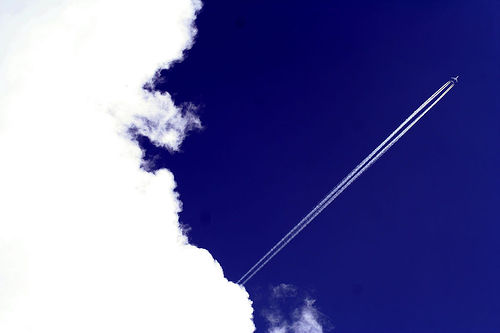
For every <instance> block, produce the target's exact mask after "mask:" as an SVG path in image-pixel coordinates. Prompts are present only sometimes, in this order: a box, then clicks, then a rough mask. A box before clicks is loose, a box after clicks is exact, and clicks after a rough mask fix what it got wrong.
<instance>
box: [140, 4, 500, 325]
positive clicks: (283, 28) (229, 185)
mask: <svg viewBox="0 0 500 333" xmlns="http://www.w3.org/2000/svg"><path fill="white" fill-rule="evenodd" d="M350 3H351V2H334V1H309V2H303V1H301V2H296V1H269V0H268V1H255V0H253V1H221V0H218V1H210V0H208V1H205V2H204V7H203V9H202V11H201V12H200V14H199V17H198V19H197V21H196V24H197V27H198V30H199V32H198V37H197V39H196V43H195V44H194V47H193V48H192V49H191V50H190V51H189V52H188V53H187V55H186V59H185V60H184V61H183V62H182V63H179V64H176V65H175V66H174V67H173V68H172V69H171V70H168V71H164V72H163V76H162V80H161V82H159V83H158V87H157V88H158V89H160V90H167V91H169V92H170V93H171V94H172V95H173V97H174V100H175V101H176V102H177V103H183V102H193V103H195V104H197V105H199V106H200V110H199V113H200V116H201V119H202V122H203V124H204V126H205V128H204V130H203V131H200V132H195V133H192V134H191V135H190V136H189V137H188V138H187V140H186V141H185V143H184V145H183V147H182V152H181V153H176V154H173V155H171V154H169V153H168V152H167V151H162V150H160V149H152V148H151V147H149V148H148V149H147V153H148V156H149V157H150V158H151V157H153V156H154V157H155V158H156V159H157V160H156V165H157V167H167V168H169V169H171V170H172V171H173V172H174V174H175V177H176V180H177V182H178V190H179V192H180V195H181V200H182V202H183V205H184V206H183V207H184V211H183V213H182V214H181V220H182V222H184V223H186V224H188V225H189V226H191V227H192V230H191V231H190V233H189V236H190V239H191V241H192V242H193V243H194V244H196V245H198V246H201V247H204V248H206V249H208V250H209V251H210V252H211V253H212V254H213V256H214V257H215V258H216V259H217V260H218V261H219V262H220V263H221V265H222V267H223V268H224V271H225V274H226V276H227V277H228V278H230V279H232V280H234V281H236V280H237V279H238V278H239V277H240V276H241V275H242V274H243V273H244V272H245V271H246V270H247V269H248V268H249V267H250V266H251V265H253V264H254V263H255V261H256V260H257V259H258V258H259V257H260V256H261V255H263V254H264V253H265V252H266V251H267V250H268V249H269V248H270V247H271V246H272V245H273V244H274V243H275V242H276V241H277V240H278V239H279V238H281V236H282V235H283V234H284V233H286V232H287V231H288V230H289V229H290V228H291V227H292V226H293V225H294V224H295V223H297V222H298V221H299V220H300V218H301V217H303V216H304V215H305V214H306V213H307V212H308V211H309V210H310V209H311V208H312V207H313V206H314V205H315V204H316V203H317V201H319V200H320V199H321V198H322V197H323V195H325V194H326V193H327V192H328V191H329V190H330V189H331V188H332V187H333V186H334V185H335V184H336V183H337V182H338V181H340V180H341V178H342V177H344V176H345V175H346V173H347V172H349V171H350V170H351V169H352V168H353V167H354V166H355V165H356V164H357V163H358V162H359V161H360V160H361V159H362V158H364V157H365V156H366V155H367V154H368V153H369V152H370V151H371V150H372V149H373V148H374V147H375V146H377V145H378V144H379V143H380V142H381V140H382V139H383V138H384V137H385V136H386V135H387V134H389V133H390V132H391V131H392V130H393V129H394V128H395V127H396V126H397V125H398V124H399V123H400V122H401V121H402V120H403V119H404V118H406V116H408V115H409V114H410V113H411V112H412V111H413V110H414V109H415V108H416V107H417V106H418V105H420V103H422V102H423V101H424V100H425V99H426V98H427V97H428V96H430V95H431V94H432V93H433V92H434V91H435V90H436V89H437V88H439V87H440V86H441V85H442V84H443V83H444V82H445V81H446V80H448V79H449V77H450V76H451V75H457V74H458V75H460V82H459V84H458V85H457V86H456V87H455V88H453V89H452V90H451V92H450V93H449V94H448V95H447V96H445V98H443V100H442V101H441V102H440V103H438V105H437V106H436V107H435V108H434V109H433V110H432V111H431V112H430V113H429V114H428V115H427V116H425V117H424V118H423V119H422V121H421V122H420V123H419V124H418V125H417V126H415V127H414V128H413V129H412V130H411V131H410V132H409V133H408V134H407V135H406V136H405V137H404V138H403V139H402V140H400V142H398V144H397V145H395V146H394V147H393V148H392V149H391V150H390V151H389V152H388V153H387V154H386V155H385V156H384V157H383V158H382V159H381V160H379V161H378V162H377V163H376V164H375V165H374V166H373V167H372V168H371V169H370V170H368V171H367V172H366V173H365V174H364V175H363V176H362V177H361V178H360V179H359V180H358V181H356V182H355V183H354V184H353V186H351V187H350V188H349V189H348V190H347V191H346V192H344V194H342V196H341V197H339V199H338V200H336V201H335V203H334V204H333V205H331V206H330V207H329V208H328V209H327V210H325V211H324V212H323V213H322V214H321V215H320V216H319V217H318V218H317V219H316V220H315V222H314V223H312V224H311V225H310V226H309V227H308V228H307V229H306V230H305V231H304V232H303V233H302V234H301V235H300V236H299V237H297V238H296V239H295V240H294V241H293V242H292V243H291V244H290V245H289V246H288V247H287V248H286V249H285V250H284V251H282V252H281V253H280V254H279V255H278V256H277V257H276V258H275V259H273V260H272V262H271V263H270V264H269V265H268V266H266V267H265V268H264V269H263V270H262V271H261V272H259V273H258V274H257V275H256V276H255V277H254V279H252V280H251V281H250V282H249V283H248V284H247V289H248V291H249V292H250V295H251V298H252V299H253V300H254V301H255V303H254V307H255V310H256V313H255V315H256V324H257V328H258V329H257V332H264V331H265V328H266V326H265V323H264V322H263V319H262V317H261V316H260V313H261V311H262V310H263V308H264V307H265V304H266V299H267V297H268V296H269V293H268V289H269V287H270V286H272V285H277V284H279V283H282V282H284V283H291V284H293V285H296V286H297V287H298V288H300V289H301V290H302V291H305V292H308V293H309V294H310V295H311V296H313V297H314V298H316V299H317V303H316V304H317V306H318V307H319V309H320V310H321V312H322V313H324V314H325V315H326V316H328V317H329V319H330V320H331V322H332V324H333V325H334V326H335V331H336V332H400V333H403V332H429V333H430V332H454V333H458V332H499V330H500V287H499V281H500V241H499V240H498V239H499V235H500V223H499V222H500V218H499V216H500V213H499V207H500V195H499V192H498V188H499V187H500V177H499V175H498V171H499V170H500V149H499V144H500V108H499V106H500V103H499V101H500V98H499V97H498V96H499V94H500V89H499V88H500V85H499V79H500V61H499V60H500V57H499V56H500V28H499V27H500V23H499V22H500V2H499V1H450V2H444V1H414V2H396V1H395V2H389V1H376V2H373V3H370V2H363V1H361V2H356V4H355V5H353V4H350Z"/></svg>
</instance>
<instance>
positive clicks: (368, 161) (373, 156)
mask: <svg viewBox="0 0 500 333" xmlns="http://www.w3.org/2000/svg"><path fill="white" fill-rule="evenodd" d="M448 86H449V87H448ZM453 86H454V82H452V81H447V82H446V83H445V84H444V85H443V86H442V87H441V88H439V89H438V90H437V91H436V92H435V93H434V94H433V95H432V96H431V97H429V98H428V99H427V100H426V101H425V102H424V103H423V104H422V105H420V107H419V108H417V109H416V110H415V111H414V112H413V113H412V114H411V115H410V116H409V117H408V118H406V120H405V121H404V122H403V123H401V124H400V125H399V126H398V128H396V130H394V131H393V132H392V133H391V134H390V135H389V136H388V137H387V138H386V139H385V140H384V141H383V142H382V143H381V144H380V145H379V146H377V148H375V149H374V150H373V151H372V152H371V153H370V154H369V155H368V156H367V157H366V158H365V159H364V160H363V161H362V162H361V163H360V164H358V165H357V166H356V167H355V168H354V169H353V170H352V171H351V172H350V173H349V174H348V175H347V176H346V177H345V178H344V179H343V180H342V181H341V182H340V183H339V184H338V185H337V186H335V188H334V189H333V190H332V191H330V192H329V193H328V195H326V196H325V198H323V200H321V201H320V202H319V203H318V204H317V205H316V206H315V207H314V208H313V209H312V210H311V211H310V212H309V213H308V214H307V215H306V216H305V217H304V218H303V219H302V220H301V221H300V222H299V223H297V225H295V227H293V228H292V230H290V231H289V232H288V233H287V234H286V235H285V236H284V237H283V238H282V239H281V240H280V241H278V243H276V244H275V245H274V246H273V247H272V248H271V249H270V250H269V251H268V252H267V253H266V254H265V255H264V256H263V257H262V258H261V259H260V260H259V261H258V262H257V263H256V264H255V265H253V266H252V267H251V268H250V269H249V270H248V271H247V272H246V273H245V274H244V275H243V276H242V277H241V278H240V279H239V280H238V282H237V283H238V284H241V285H244V284H245V283H246V282H247V281H248V280H249V279H251V278H252V277H253V276H254V275H255V274H256V273H257V272H258V271H260V270H261V269H262V268H263V267H264V265H266V264H267V263H268V262H269V260H271V259H272V258H273V257H274V256H275V255H276V254H278V253H279V252H280V251H281V250H282V249H283V248H284V247H285V246H286V245H287V244H288V243H289V242H290V241H291V240H292V239H293V238H295V237H296V236H297V235H298V234H299V233H300V232H301V231H302V230H303V229H304V228H305V227H306V226H307V225H308V224H309V223H311V222H312V221H313V220H314V218H315V217H316V216H317V215H319V214H320V213H321V212H322V211H323V210H324V209H325V208H326V207H327V206H328V205H329V204H330V203H331V202H333V201H334V200H335V199H336V198H337V197H338V196H339V195H340V194H341V193H342V192H343V191H344V190H345V189H346V188H347V187H349V186H350V185H351V184H352V182H354V181H355V180H356V179H357V178H358V177H359V176H360V175H361V174H362V173H363V172H364V171H366V170H367V169H368V168H369V167H370V166H371V165H372V164H373V163H375V162H376V161H377V160H378V159H379V158H380V157H381V156H382V155H383V154H384V153H385V152H386V151H387V150H388V149H389V148H391V147H392V145H394V144H395V143H396V142H397V141H398V140H399V139H400V138H401V137H402V136H403V135H404V134H405V133H406V132H407V131H408V130H409V129H410V128H411V127H413V125H415V124H416V123H417V122H418V121H419V120H420V119H421V118H422V117H423V116H424V115H425V114H426V113H427V112H428V111H429V110H430V109H431V108H432V107H433V106H434V105H435V104H436V103H437V102H438V101H439V100H441V98H443V97H444V95H446V93H448V91H449V90H450V89H451V88H453ZM447 87H448V88H447ZM445 88H447V89H446V91H445V92H444V93H443V94H442V95H441V96H439V98H437V99H436V100H435V101H434V102H433V103H432V104H431V105H430V106H429V107H428V108H427V109H426V110H425V111H424V112H422V113H421V114H420V115H419V116H418V117H417V118H416V119H415V120H413V121H412V122H411V123H410V125H408V126H407V127H406V128H404V129H403V130H402V131H401V132H400V133H399V134H398V135H397V136H396V137H395V138H393V137H394V136H395V135H396V134H397V133H398V132H399V131H400V130H401V129H402V128H403V127H404V126H405V125H406V124H408V122H410V121H411V120H412V119H413V118H414V117H415V116H416V115H417V114H418V113H419V112H420V111H421V110H422V109H424V108H425V107H426V106H427V104H429V102H430V101H432V100H433V99H434V98H435V97H436V96H437V95H439V94H440V93H441V91H443V89H445ZM391 139H392V140H391ZM389 141H390V142H389ZM388 142H389V143H388ZM382 147H384V148H383V149H382ZM381 149H382V150H381Z"/></svg>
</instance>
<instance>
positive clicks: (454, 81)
mask: <svg viewBox="0 0 500 333" xmlns="http://www.w3.org/2000/svg"><path fill="white" fill-rule="evenodd" d="M451 82H453V83H454V84H455V83H457V82H458V75H457V76H455V77H453V76H452V77H451Z"/></svg>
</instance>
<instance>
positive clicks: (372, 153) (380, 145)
mask: <svg viewBox="0 0 500 333" xmlns="http://www.w3.org/2000/svg"><path fill="white" fill-rule="evenodd" d="M449 84H450V81H447V82H446V83H445V84H443V86H441V88H439V89H438V90H437V91H436V92H435V93H434V94H432V95H431V97H429V98H428V99H427V100H426V101H425V102H424V103H422V105H420V106H419V107H418V108H417V109H416V110H415V111H414V112H413V113H412V114H411V115H410V116H409V117H408V118H406V119H405V120H404V121H403V122H402V123H401V124H400V125H399V126H398V128H396V129H395V130H394V131H393V132H392V133H391V134H390V135H389V136H388V137H387V138H386V139H385V140H384V141H383V142H382V143H381V144H379V145H378V146H377V148H375V149H374V150H373V151H372V152H371V153H370V154H369V155H368V156H367V157H366V158H365V159H364V160H363V161H362V162H361V163H359V164H358V165H357V166H356V167H355V168H354V169H353V170H352V171H351V172H350V173H349V174H348V175H347V176H346V177H344V179H343V180H342V181H341V182H340V183H339V184H337V186H335V188H334V189H333V190H331V191H330V192H329V193H328V194H327V195H326V196H325V197H324V198H323V200H321V201H320V202H319V203H318V204H317V205H316V206H315V207H314V208H313V209H312V210H311V211H310V212H309V213H308V214H307V215H306V216H305V217H304V218H302V220H301V221H300V222H299V223H297V224H296V225H295V227H293V228H292V230H290V231H289V232H288V233H287V234H286V235H285V236H284V237H283V238H282V239H281V240H280V241H279V242H278V243H276V244H275V245H274V246H273V247H272V248H271V249H270V250H269V251H268V252H267V253H266V254H265V255H264V256H263V257H262V258H261V259H260V260H259V261H258V262H257V263H256V264H255V265H253V266H252V267H251V268H250V269H249V270H248V271H247V273H245V275H243V276H242V277H241V278H240V280H238V283H240V281H242V280H246V277H247V275H248V274H251V272H252V271H253V270H254V269H255V268H256V267H257V266H259V265H260V264H261V263H262V262H263V261H264V260H266V257H267V256H269V255H270V254H271V253H273V252H274V251H275V250H276V249H277V248H278V247H280V244H281V243H282V242H284V241H285V240H286V239H287V238H288V237H289V236H290V235H293V234H294V232H295V231H296V230H297V229H298V228H300V226H301V225H302V224H303V223H305V222H306V221H307V220H308V218H309V217H310V216H311V215H312V214H314V212H315V211H316V210H317V209H319V208H321V206H323V205H324V204H325V202H327V201H328V199H329V198H330V197H331V196H333V195H334V194H335V193H336V192H337V191H338V190H339V189H340V188H341V187H342V186H343V185H344V184H345V183H346V182H348V181H349V179H350V178H352V177H353V176H354V175H355V174H356V173H357V172H358V171H359V170H360V169H361V168H362V167H363V165H364V164H366V163H368V161H369V160H370V159H371V158H372V157H373V156H374V155H375V154H376V153H377V152H378V151H379V150H380V149H381V148H382V147H383V146H384V145H385V144H387V142H388V141H389V140H390V139H391V138H393V137H394V135H396V134H397V133H398V132H399V131H400V130H401V128H403V127H404V126H405V125H406V124H407V123H408V122H409V121H411V120H412V119H413V118H414V117H415V116H416V115H417V114H418V113H419V112H420V111H421V110H422V109H423V108H425V107H426V106H427V104H428V103H429V102H430V101H432V100H433V99H434V98H435V97H436V96H437V95H438V94H439V93H441V91H443V89H444V88H446V87H447V86H448V85H449Z"/></svg>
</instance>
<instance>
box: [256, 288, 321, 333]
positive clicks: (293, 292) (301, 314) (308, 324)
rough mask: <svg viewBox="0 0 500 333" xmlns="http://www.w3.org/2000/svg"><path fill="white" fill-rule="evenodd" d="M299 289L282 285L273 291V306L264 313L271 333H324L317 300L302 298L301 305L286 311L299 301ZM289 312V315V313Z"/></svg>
mask: <svg viewBox="0 0 500 333" xmlns="http://www.w3.org/2000/svg"><path fill="white" fill-rule="evenodd" d="M298 298H299V296H298V291H297V288H296V287H295V286H293V285H290V284H285V283H282V284H280V285H278V286H275V287H273V288H272V290H271V300H270V301H271V302H270V303H271V304H270V306H269V308H268V309H266V310H265V311H264V312H263V315H264V317H265V318H266V320H267V322H268V324H269V327H268V332H269V333H323V331H324V328H323V325H322V321H324V320H321V317H322V316H321V314H320V312H319V311H318V310H317V309H316V307H315V306H314V303H315V300H313V299H311V298H309V297H305V298H301V300H300V304H299V305H298V306H296V307H295V308H293V309H291V310H290V311H288V310H284V308H286V307H287V306H288V307H289V306H290V305H291V304H293V303H296V302H297V300H298ZM287 312H289V313H287Z"/></svg>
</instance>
